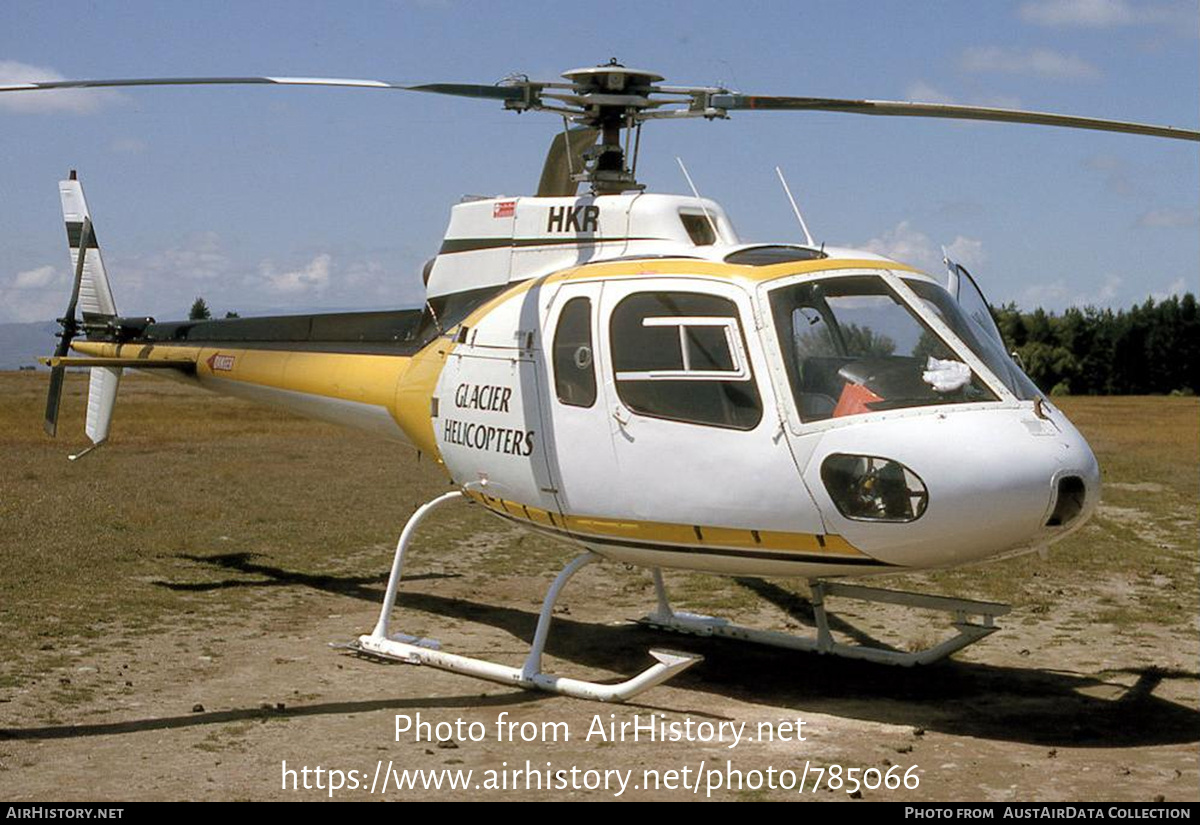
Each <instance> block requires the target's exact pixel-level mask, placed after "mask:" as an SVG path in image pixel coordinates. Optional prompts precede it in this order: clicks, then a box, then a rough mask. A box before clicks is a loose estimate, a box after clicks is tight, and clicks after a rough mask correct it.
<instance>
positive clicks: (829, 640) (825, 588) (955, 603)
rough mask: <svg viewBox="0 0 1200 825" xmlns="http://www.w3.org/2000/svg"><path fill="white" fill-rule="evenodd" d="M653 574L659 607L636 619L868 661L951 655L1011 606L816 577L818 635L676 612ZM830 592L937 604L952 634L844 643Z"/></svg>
mask: <svg viewBox="0 0 1200 825" xmlns="http://www.w3.org/2000/svg"><path fill="white" fill-rule="evenodd" d="M653 574H654V590H655V593H656V594H657V596H658V607H657V608H656V609H655V610H654V612H653V613H651V614H650V615H649V616H646V617H645V618H643V619H641V620H640V622H641V623H642V624H644V625H647V626H649V627H655V628H661V629H664V630H672V631H675V632H677V633H689V634H692V635H695V636H718V637H721V638H725V639H737V640H739V641H747V642H755V643H757V644H764V645H771V646H772V647H782V648H787V649H789V650H803V651H808V652H812V653H823V654H829V655H831V656H842V657H845V658H847V659H864V660H866V661H868V662H878V663H881V664H888V665H902V666H905V667H911V666H912V665H925V664H930V663H931V662H936V661H938V660H939V659H942V658H945V657H946V656H949V655H950V654H951V653H954V652H955V651H958V650H962V649H963V648H964V647H966V646H967V645H969V644H972V643H974V642H977V641H979V640H980V639H982V638H984V637H985V636H990V635H991V634H993V633H995V632H996V631H997V630H999V629H1000V628H999V627H997V626H996V624H995V618H996V617H997V616H1003V615H1004V614H1005V613H1008V611H1009V610H1010V607H1009V606H1008V605H1006V604H998V603H996V602H981V601H974V600H971V599H951V598H947V597H945V596H929V595H925V594H922V593H907V592H903V591H899V590H882V589H880V588H876V587H862V586H859V585H850V584H840V583H835V582H826V581H821V580H818V579H814V580H811V581H810V582H809V586H810V587H811V588H812V606H813V613H814V615H815V618H816V624H817V627H816V630H817V634H816V636H796V635H792V634H790V633H780V632H778V631H774V630H757V629H755V628H750V627H743V626H742V625H736V624H733V623H731V622H730V621H729V620H727V619H721V618H717V617H714V616H701V615H697V614H694V613H681V612H676V611H675V610H674V609H672V607H671V602H670V600H669V599H668V597H667V589H666V586H665V585H664V584H663V578H662V572H661V571H660V570H658V569H657V568H655V569H654V571H653ZM829 596H840V597H843V598H849V599H858V600H859V601H868V602H880V603H884V604H897V605H903V606H905V607H916V608H924V609H926V610H938V611H943V612H946V613H953V614H954V622H953V627H954V629H955V630H956V633H955V635H954V636H951V637H950V638H949V639H946V640H945V641H943V642H941V643H940V644H937V645H934V646H933V647H930V648H926V649H924V650H918V651H912V652H903V651H899V650H889V649H887V648H884V647H874V646H870V645H859V644H845V643H843V642H839V641H836V640H835V639H834V638H833V634H831V633H830V631H829V616H828V614H827V613H826V610H825V599H826V598H827V597H829ZM975 616H978V617H980V619H981V622H980V623H976V622H972V621H969V618H970V617H975Z"/></svg>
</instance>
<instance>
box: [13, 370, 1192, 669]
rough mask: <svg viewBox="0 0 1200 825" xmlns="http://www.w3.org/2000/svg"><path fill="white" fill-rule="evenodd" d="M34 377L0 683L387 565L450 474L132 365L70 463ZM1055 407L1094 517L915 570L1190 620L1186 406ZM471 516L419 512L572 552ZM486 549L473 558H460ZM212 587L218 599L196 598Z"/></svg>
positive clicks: (508, 559)
mask: <svg viewBox="0 0 1200 825" xmlns="http://www.w3.org/2000/svg"><path fill="white" fill-rule="evenodd" d="M45 388H46V377H45V375H33V374H29V373H23V374H19V373H6V374H0V445H2V446H3V455H4V467H3V471H2V476H0V523H2V524H3V534H2V537H0V548H2V551H3V556H2V558H3V559H4V574H3V576H0V626H3V628H4V632H3V634H0V657H2V659H3V661H4V666H3V670H2V671H0V680H2V681H0V684H4V683H7V684H10V685H12V684H16V683H19V682H20V680H21V679H22V678H24V677H27V676H30V675H31V674H32V673H34V671H32V670H30V669H28V668H27V666H25V665H23V664H22V662H27V661H28V657H27V656H26V655H24V654H27V653H29V652H30V651H35V650H36V651H40V652H41V655H42V657H44V655H45V652H46V651H49V650H52V649H54V648H55V647H57V646H61V645H64V644H72V645H75V644H89V645H100V646H103V645H105V644H108V643H110V640H111V639H112V638H113V637H114V636H115V635H117V634H115V633H114V632H113V630H114V628H117V627H119V628H121V630H122V631H124V632H130V631H134V632H136V631H149V630H157V629H163V628H167V629H169V628H172V627H181V626H187V625H196V624H199V625H208V624H211V623H216V622H219V621H220V619H221V618H222V617H223V616H228V615H237V614H239V613H241V612H244V611H246V610H247V609H249V608H251V607H254V606H256V604H257V600H261V593H262V589H261V588H259V587H238V586H236V585H237V583H238V581H242V582H244V583H245V584H247V585H249V584H257V583H261V581H262V580H263V579H264V578H269V575H270V573H271V572H272V570H273V569H285V568H286V569H287V570H298V571H304V575H308V576H312V577H317V578H319V577H322V576H325V577H329V578H333V577H338V580H339V581H343V582H344V581H345V580H346V578H345V577H347V576H353V575H354V573H355V571H359V572H361V571H362V569H363V566H364V564H366V565H367V566H368V567H369V568H370V569H372V570H374V569H375V567H379V568H380V569H381V570H385V569H386V558H387V555H388V548H389V547H390V546H391V543H392V541H393V540H394V539H393V537H394V536H395V535H396V533H397V532H398V529H399V527H400V526H401V525H402V524H403V522H404V520H405V519H406V518H407V516H408V515H409V514H410V513H411V512H412V510H413V509H414V508H415V507H416V506H418V505H419V504H420V503H422V502H424V501H426V500H428V499H429V498H431V497H432V496H434V495H436V494H437V493H438V492H440V491H441V490H443V489H444V488H445V487H446V484H447V482H446V480H445V478H444V477H443V476H442V474H441V473H440V472H439V471H438V470H437V469H436V467H434V466H433V465H432V464H431V463H430V462H428V461H426V462H424V463H418V462H417V460H416V458H415V455H414V453H413V452H412V450H410V449H408V448H406V447H404V446H401V445H395V444H390V443H386V442H382V441H379V440H376V439H373V438H370V437H368V436H365V435H360V434H357V433H353V432H349V431H345V430H340V429H336V428H334V427H331V426H328V425H325V424H320V423H315V422H310V421H304V420H301V419H297V418H294V417H292V416H289V415H286V414H283V413H279V412H275V411H273V410H269V409H264V408H261V407H255V406H252V405H250V404H247V403H244V402H240V401H236V400H232V399H228V398H222V397H219V396H215V395H211V394H208V393H205V392H202V391H198V390H194V389H192V388H189V387H186V386H183V385H179V384H175V383H172V382H169V381H164V380H161V379H154V378H145V377H141V376H131V377H127V378H126V380H125V382H124V384H123V386H122V389H121V399H120V402H119V404H118V408H117V415H116V423H115V426H114V434H113V438H112V442H111V443H110V444H109V445H107V446H105V447H104V448H102V449H101V450H99V451H97V452H96V453H94V454H92V455H90V456H88V457H87V458H86V459H84V460H83V461H80V462H68V461H67V460H66V454H67V453H68V452H70V451H72V450H73V449H75V448H77V447H78V445H79V444H80V443H81V441H83V438H82V435H81V429H82V426H81V423H82V414H83V404H84V401H85V395H86V380H85V377H84V376H71V377H70V379H69V381H68V384H67V391H66V394H65V398H64V404H63V410H62V417H61V424H60V432H61V437H60V438H59V439H58V440H51V439H49V438H47V437H46V436H45V435H44V434H43V433H42V431H41V426H40V424H41V411H42V405H43V403H44V401H43V399H44V393H45ZM1061 406H1062V407H1063V409H1064V410H1065V411H1066V412H1067V414H1068V415H1069V416H1070V417H1071V418H1072V420H1074V421H1075V422H1076V424H1077V425H1078V426H1079V427H1080V428H1081V429H1082V430H1083V432H1084V434H1085V435H1086V436H1087V437H1088V439H1089V440H1090V442H1091V444H1092V446H1093V448H1094V449H1095V451H1096V453H1097V455H1098V457H1099V459H1100V462H1101V465H1102V468H1103V473H1104V484H1105V487H1104V495H1103V505H1102V509H1101V511H1100V512H1099V514H1098V516H1097V517H1096V518H1095V519H1094V520H1093V521H1092V523H1091V524H1089V525H1088V526H1087V527H1086V528H1085V529H1084V530H1083V531H1081V532H1079V533H1077V534H1075V535H1074V536H1073V537H1071V538H1069V539H1067V540H1066V541H1064V542H1062V543H1060V544H1058V545H1055V546H1054V548H1053V550H1052V551H1051V553H1050V555H1049V557H1048V558H1046V559H1043V558H1040V557H1038V556H1036V555H1031V556H1025V557H1022V558H1019V559H1013V560H1009V561H1006V562H1002V563H997V564H990V565H981V566H977V567H972V568H967V569H961V570H954V571H946V572H940V573H936V574H928V575H925V576H920V577H916V578H917V579H918V580H920V581H922V582H924V581H928V580H932V581H933V582H935V583H936V584H937V585H938V587H939V588H940V590H941V591H942V592H953V593H956V594H960V595H971V596H977V597H982V598H988V599H997V600H1001V601H1010V602H1013V603H1016V604H1025V605H1032V607H1033V610H1034V612H1035V613H1036V612H1037V611H1039V610H1049V609H1051V606H1052V605H1053V604H1054V603H1056V602H1061V601H1063V596H1064V595H1065V594H1066V591H1071V590H1074V589H1081V590H1082V589H1087V590H1090V591H1093V592H1095V591H1096V590H1097V589H1099V590H1101V591H1104V590H1108V591H1111V593H1109V594H1108V595H1107V596H1104V595H1102V596H1101V603H1102V604H1103V606H1104V610H1103V611H1102V613H1101V615H1098V616H1093V617H1091V620H1093V621H1100V622H1105V623H1113V624H1118V625H1121V624H1125V625H1127V624H1130V623H1136V622H1150V623H1154V624H1156V625H1160V626H1167V627H1182V626H1186V625H1189V624H1191V623H1193V622H1195V620H1196V617H1197V614H1198V611H1197V516H1198V513H1197V508H1198V502H1200V401H1197V399H1190V398H1065V399H1061ZM475 510H476V508H471V509H452V510H449V511H446V514H445V515H442V516H440V517H439V518H438V519H435V520H433V521H432V522H431V523H430V525H429V526H428V527H427V528H425V529H426V530H428V531H430V543H431V544H438V545H442V544H443V543H444V544H445V545H448V546H449V547H452V548H455V549H454V550H452V551H451V553H452V554H458V555H461V556H463V557H467V556H470V557H471V558H472V559H473V562H472V563H473V566H475V567H477V568H478V569H479V571H480V572H481V573H485V574H490V575H505V574H507V573H514V572H522V571H523V572H527V571H528V570H529V568H530V567H531V566H532V567H533V568H534V569H538V567H539V566H540V567H542V568H544V569H545V570H546V571H547V574H548V575H549V574H550V572H551V571H552V570H554V569H555V568H556V566H557V564H558V560H559V559H560V558H562V557H563V556H564V555H565V554H566V553H567V552H569V551H567V550H566V549H563V548H560V547H558V546H556V545H554V544H552V543H550V542H548V541H546V540H543V539H540V538H538V537H535V536H530V535H524V534H522V533H520V532H516V531H514V530H511V529H508V528H505V527H504V526H503V525H498V524H497V523H496V522H495V521H494V520H492V519H489V518H487V517H486V516H485V515H483V514H481V513H478V512H476V511H475ZM484 540H486V541H487V542H488V543H489V544H490V545H492V546H490V547H489V550H488V552H487V553H486V554H478V553H474V552H473V546H475V545H479V544H480V543H481V542H482V541H484ZM476 556H478V558H477V559H475V557H476ZM256 570H257V572H256ZM912 578H913V577H909V579H912ZM377 579H378V575H375V574H372V575H371V576H369V577H364V578H363V581H362V583H363V584H367V583H371V584H374V583H375V582H376V581H377ZM681 584H682V587H681V589H680V595H681V596H682V598H683V601H684V603H685V605H695V606H698V607H703V606H707V607H709V608H711V607H713V606H714V604H715V605H716V606H718V607H723V608H724V609H727V610H728V609H735V610H736V609H737V608H739V607H747V608H748V607H749V605H750V603H751V602H752V601H753V597H752V595H751V594H750V593H749V591H748V590H746V589H745V588H739V587H736V586H735V585H733V584H732V583H730V582H729V581H728V580H724V579H719V578H714V577H700V576H696V577H691V578H689V579H687V580H685V581H683V582H681ZM217 585H222V586H221V587H220V588H219V589H220V591H221V596H222V597H221V598H220V599H214V598H212V597H211V594H212V592H213V591H214V590H216V589H218V588H217ZM226 585H233V586H226ZM784 586H786V587H789V588H794V589H797V590H801V591H802V590H803V587H802V586H799V587H797V586H796V585H795V584H792V583H784Z"/></svg>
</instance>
